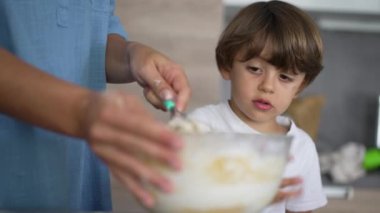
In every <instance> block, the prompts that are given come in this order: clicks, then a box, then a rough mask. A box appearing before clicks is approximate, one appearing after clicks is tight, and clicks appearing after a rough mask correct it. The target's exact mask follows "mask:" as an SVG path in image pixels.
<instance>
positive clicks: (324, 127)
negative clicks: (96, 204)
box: [108, 0, 380, 213]
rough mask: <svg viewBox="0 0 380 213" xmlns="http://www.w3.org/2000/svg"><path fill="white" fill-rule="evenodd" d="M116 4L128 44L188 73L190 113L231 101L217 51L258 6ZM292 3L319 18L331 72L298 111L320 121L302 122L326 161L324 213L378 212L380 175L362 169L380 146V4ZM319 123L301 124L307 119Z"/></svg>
mask: <svg viewBox="0 0 380 213" xmlns="http://www.w3.org/2000/svg"><path fill="white" fill-rule="evenodd" d="M116 2H117V8H116V13H117V14H118V15H119V16H120V18H121V20H122V23H123V24H124V26H125V28H126V30H127V32H128V35H129V40H135V41H139V42H142V43H145V44H148V45H150V46H152V47H154V48H156V49H158V50H160V51H161V52H163V53H165V54H166V55H168V56H169V57H170V58H172V59H173V60H174V61H176V62H177V63H179V64H180V65H181V66H182V67H183V68H184V69H185V71H186V73H187V75H188V77H189V81H190V84H191V86H192V88H193V95H192V99H191V102H190V104H189V109H188V110H191V109H193V108H195V107H199V106H202V105H205V104H210V103H216V102H218V101H220V100H223V99H226V98H228V93H227V92H226V91H228V87H229V85H228V84H227V83H226V82H224V81H223V80H222V79H221V77H220V76H219V73H218V70H217V69H216V64H215V60H214V49H215V46H216V43H217V40H218V37H219V34H220V32H221V31H222V30H223V27H224V26H225V23H226V22H228V21H229V20H230V19H231V18H232V16H233V15H235V14H236V12H237V11H238V10H239V8H241V7H242V6H244V5H247V4H249V3H250V2H253V1H252V0H251V1H249V0H176V1H174V0H117V1H116ZM288 2H291V3H294V4H295V5H297V6H299V7H301V8H303V9H305V10H306V11H307V12H308V13H309V14H310V15H312V16H313V18H315V20H316V22H317V23H318V24H319V26H320V29H321V32H322V37H323V40H324V45H325V56H324V70H323V71H322V73H321V74H320V75H319V76H318V77H317V79H316V80H315V81H314V82H313V84H312V85H311V86H310V87H309V88H307V89H306V90H305V91H304V92H303V93H302V95H301V97H300V98H301V99H300V100H301V101H300V102H299V104H298V105H297V106H296V107H298V108H296V107H295V108H294V109H295V110H296V111H299V112H301V111H306V112H307V113H309V114H312V115H314V118H313V119H310V120H309V121H307V120H306V121H303V122H309V123H306V124H305V128H309V127H310V126H311V131H312V132H311V133H314V134H315V137H314V139H315V142H316V145H317V148H318V151H319V152H320V154H321V159H323V160H324V162H322V163H323V165H321V166H322V168H323V169H324V174H323V182H324V185H325V186H326V193H328V194H329V204H328V205H327V206H326V207H325V208H322V209H320V210H318V211H317V212H319V213H330V212H331V213H333V212H334V213H339V212H342V213H343V212H344V213H351V212H352V213H354V212H355V213H356V212H361V213H372V212H379V208H380V167H379V168H378V169H376V168H375V169H373V170H372V171H364V170H363V168H358V167H360V166H361V164H360V163H361V161H362V159H363V154H364V153H365V152H366V151H367V150H369V149H370V148H372V147H375V146H376V141H379V140H380V138H378V137H377V134H378V132H377V129H378V124H377V123H378V120H379V116H378V110H379V107H380V103H379V101H380V100H379V95H380V83H379V81H380V70H379V69H380V0H335V1H329V0H288ZM108 88H109V89H121V90H125V91H128V92H132V93H134V94H136V95H138V96H139V97H141V99H144V97H143V95H142V90H141V89H140V88H139V87H138V85H137V84H130V85H124V84H123V85H109V87H108ZM302 100H303V101H302ZM310 100H311V102H310ZM313 101H314V102H313ZM308 103H309V105H308ZM310 103H311V104H310ZM146 106H147V107H148V108H149V109H150V110H151V112H152V113H154V115H155V116H156V117H157V118H158V119H160V120H163V121H166V120H167V119H168V117H169V115H168V114H167V113H164V112H160V111H157V110H155V109H154V108H153V107H151V106H149V105H148V104H146ZM317 106H318V107H317ZM312 115H307V114H300V115H299V116H300V117H301V118H308V116H312ZM315 115H317V116H318V117H317V118H315ZM310 122H313V123H310ZM379 143H380V141H379ZM334 160H335V161H334ZM342 162H344V163H342ZM358 162H359V164H358ZM334 163H336V164H339V165H334ZM340 164H342V165H340ZM352 165H356V166H352ZM334 166H335V167H334ZM350 172H351V173H350ZM350 174H355V175H354V176H352V175H350ZM112 186H113V187H112V190H113V191H112V195H113V202H114V211H115V212H131V213H132V212H133V213H135V212H136V213H139V212H141V213H143V212H146V211H145V210H144V209H142V208H141V207H140V206H139V205H138V204H137V202H136V201H134V199H133V198H132V197H131V195H130V194H129V193H128V192H127V191H126V190H124V189H123V188H121V186H120V185H119V183H117V181H114V180H113V181H112Z"/></svg>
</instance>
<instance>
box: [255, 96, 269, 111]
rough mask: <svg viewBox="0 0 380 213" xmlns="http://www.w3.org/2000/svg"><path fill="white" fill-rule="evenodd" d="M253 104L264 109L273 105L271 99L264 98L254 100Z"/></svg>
mask: <svg viewBox="0 0 380 213" xmlns="http://www.w3.org/2000/svg"><path fill="white" fill-rule="evenodd" d="M253 104H254V106H255V107H256V108H257V109H259V110H264V111H267V110H270V109H272V107H273V106H272V104H271V103H270V102H269V101H267V100H264V99H257V100H253Z"/></svg>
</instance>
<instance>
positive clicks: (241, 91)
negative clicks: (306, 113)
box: [221, 57, 305, 132]
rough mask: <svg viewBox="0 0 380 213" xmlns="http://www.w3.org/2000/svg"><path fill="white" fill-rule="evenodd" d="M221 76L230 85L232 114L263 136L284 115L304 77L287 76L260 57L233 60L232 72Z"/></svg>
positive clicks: (296, 75)
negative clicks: (228, 81)
mask: <svg viewBox="0 0 380 213" xmlns="http://www.w3.org/2000/svg"><path fill="white" fill-rule="evenodd" d="M221 73H222V76H223V78H224V79H226V80H230V81H231V102H230V103H231V108H232V110H233V111H234V112H235V113H236V114H237V115H238V116H239V117H240V118H241V119H242V120H243V121H245V122H246V123H248V124H249V125H251V126H253V127H255V128H257V130H259V131H262V132H265V131H273V130H271V129H273V126H272V125H276V116H278V115H280V114H282V113H283V112H285V111H286V109H287V108H288V107H289V105H290V103H291V101H292V100H293V98H295V97H296V96H297V94H298V92H300V90H301V89H302V83H303V80H304V78H305V74H304V73H299V72H298V73H299V74H291V73H286V72H284V70H279V69H278V68H277V67H275V66H273V65H271V64H270V63H268V62H267V61H266V60H264V59H263V58H261V57H256V58H253V59H250V60H248V61H245V62H241V61H239V60H237V59H235V60H234V63H233V66H232V69H231V70H229V72H228V71H226V70H222V71H221Z"/></svg>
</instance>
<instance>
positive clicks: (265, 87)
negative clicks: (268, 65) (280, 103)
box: [258, 75, 274, 93]
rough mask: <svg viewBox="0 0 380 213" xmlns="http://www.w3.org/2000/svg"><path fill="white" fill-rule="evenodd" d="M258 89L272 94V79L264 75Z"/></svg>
mask: <svg viewBox="0 0 380 213" xmlns="http://www.w3.org/2000/svg"><path fill="white" fill-rule="evenodd" d="M258 89H259V90H260V91H262V92H265V93H274V77H273V76H270V75H264V76H263V78H262V81H261V83H260V84H259V87H258Z"/></svg>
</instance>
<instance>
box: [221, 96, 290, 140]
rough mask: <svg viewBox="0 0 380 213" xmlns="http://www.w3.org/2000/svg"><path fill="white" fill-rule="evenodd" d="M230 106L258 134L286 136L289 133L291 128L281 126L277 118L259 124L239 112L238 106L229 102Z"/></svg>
mask: <svg viewBox="0 0 380 213" xmlns="http://www.w3.org/2000/svg"><path fill="white" fill-rule="evenodd" d="M228 104H229V106H230V108H231V110H232V112H233V113H234V114H235V115H236V116H237V117H238V118H239V119H240V120H242V121H243V122H244V123H246V124H247V125H248V126H249V127H251V128H252V129H254V130H255V131H257V132H260V133H264V134H286V133H287V132H288V131H289V128H290V127H287V126H283V125H280V124H279V123H277V121H276V118H273V120H271V121H265V122H258V121H254V120H252V119H250V118H249V117H247V116H246V115H244V114H243V113H241V112H240V111H239V110H237V108H236V106H234V103H233V102H232V101H231V100H229V101H228Z"/></svg>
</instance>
